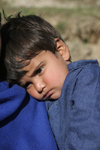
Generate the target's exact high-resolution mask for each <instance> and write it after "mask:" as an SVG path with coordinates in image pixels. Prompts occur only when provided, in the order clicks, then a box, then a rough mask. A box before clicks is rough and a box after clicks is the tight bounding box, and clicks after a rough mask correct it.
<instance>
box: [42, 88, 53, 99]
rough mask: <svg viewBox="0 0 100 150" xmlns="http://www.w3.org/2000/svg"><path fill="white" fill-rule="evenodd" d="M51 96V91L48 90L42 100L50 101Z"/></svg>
mask: <svg viewBox="0 0 100 150" xmlns="http://www.w3.org/2000/svg"><path fill="white" fill-rule="evenodd" d="M51 95H52V91H51V90H50V91H48V92H47V93H46V94H44V96H43V100H46V99H50V97H51Z"/></svg>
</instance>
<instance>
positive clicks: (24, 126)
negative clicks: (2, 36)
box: [0, 40, 58, 150]
mask: <svg viewBox="0 0 100 150" xmlns="http://www.w3.org/2000/svg"><path fill="white" fill-rule="evenodd" d="M0 43H1V40H0ZM0 45H1V44H0ZM0 47H1V46H0ZM0 50H1V49H0ZM0 52H1V51H0ZM1 72H2V70H0V73H1ZM0 75H1V74H0ZM2 78H3V76H0V150H57V149H58V148H57V145H56V141H55V139H54V137H53V133H52V130H51V127H50V124H49V120H48V116H47V111H46V107H45V102H42V101H41V102H39V101H37V100H36V99H34V98H33V97H31V96H30V95H29V94H28V93H27V92H26V91H25V89H24V88H22V87H20V86H18V85H17V84H14V85H11V84H9V83H8V82H6V81H4V80H2Z"/></svg>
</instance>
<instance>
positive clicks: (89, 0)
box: [2, 0, 100, 63]
mask: <svg viewBox="0 0 100 150" xmlns="http://www.w3.org/2000/svg"><path fill="white" fill-rule="evenodd" d="M2 1H5V2H7V3H9V5H11V6H14V7H21V6H23V7H32V6H33V7H37V8H40V7H54V6H55V7H58V8H65V9H67V8H77V7H79V6H81V7H82V8H86V7H87V8H88V7H90V6H95V7H98V6H100V0H84V1H80V0H2ZM97 14H98V15H97V16H93V15H92V16H91V15H89V16H88V15H87V16H84V17H77V15H73V17H71V18H66V16H65V17H64V18H63V17H62V16H60V15H59V16H52V17H51V18H49V19H48V21H50V22H51V24H52V25H56V24H57V22H59V20H61V19H62V20H63V19H64V20H65V19H66V20H67V27H66V30H65V32H64V33H62V36H63V38H64V39H65V41H66V44H67V45H68V47H69V49H70V53H71V55H72V60H73V61H75V60H80V59H98V60H99V63H100V11H98V12H97ZM62 22H63V21H62Z"/></svg>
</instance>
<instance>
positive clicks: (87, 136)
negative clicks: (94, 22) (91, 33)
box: [0, 15, 100, 150]
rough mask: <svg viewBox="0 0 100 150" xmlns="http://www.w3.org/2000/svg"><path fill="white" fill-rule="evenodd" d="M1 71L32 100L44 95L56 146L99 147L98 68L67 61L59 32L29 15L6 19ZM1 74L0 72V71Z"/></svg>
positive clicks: (78, 149)
mask: <svg viewBox="0 0 100 150" xmlns="http://www.w3.org/2000/svg"><path fill="white" fill-rule="evenodd" d="M1 39H2V51H1V56H2V57H1V63H0V64H1V68H2V69H3V73H2V74H1V76H2V78H3V79H4V80H7V81H9V82H10V83H11V84H13V83H17V84H19V85H20V86H22V87H24V88H26V90H27V92H28V93H29V94H30V95H31V96H32V97H34V98H36V99H38V100H46V108H47V112H48V118H49V121H50V125H51V128H52V131H53V134H54V137H55V139H56V141H57V145H58V148H59V149H60V150H74V149H75V150H81V149H82V150H97V149H99V148H100V100H99V99H100V81H99V80H100V68H99V66H98V62H97V61H93V60H87V61H84V60H82V61H77V62H73V63H72V62H71V60H70V53H69V49H68V47H67V45H66V44H65V43H64V41H63V39H62V37H61V35H60V34H59V33H58V32H57V31H56V30H55V29H54V28H53V27H52V26H51V25H50V24H49V23H48V22H46V21H45V20H44V19H42V18H40V17H38V16H35V15H30V16H23V17H20V15H18V17H15V18H9V20H8V22H7V23H5V24H4V25H3V26H2V28H1ZM4 75H5V76H4Z"/></svg>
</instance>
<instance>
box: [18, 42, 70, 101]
mask: <svg viewBox="0 0 100 150" xmlns="http://www.w3.org/2000/svg"><path fill="white" fill-rule="evenodd" d="M55 40H56V46H57V52H56V55H55V54H53V53H52V52H51V51H48V50H47V51H45V50H43V51H42V52H40V53H39V54H38V55H36V56H35V57H34V58H33V59H31V61H30V64H29V65H28V66H25V67H24V68H22V70H25V71H27V73H26V74H25V75H24V76H23V77H22V79H21V80H20V85H21V86H23V87H25V88H26V91H27V92H28V93H29V94H30V95H31V96H32V97H34V98H36V99H38V100H48V99H54V100H55V99H58V98H59V97H60V95H61V90H62V86H63V83H64V80H65V78H66V76H67V74H68V72H69V71H68V68H67V64H68V63H70V62H69V61H68V60H69V58H70V54H69V50H68V47H67V46H66V44H65V43H64V42H62V41H61V40H59V39H55Z"/></svg>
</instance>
